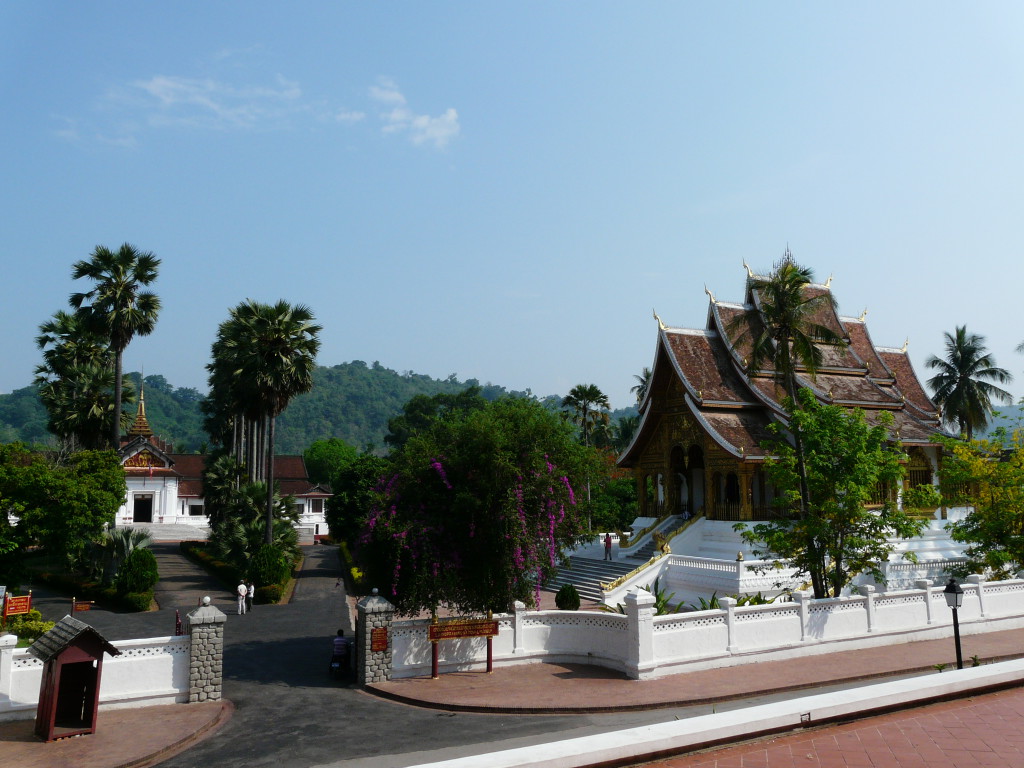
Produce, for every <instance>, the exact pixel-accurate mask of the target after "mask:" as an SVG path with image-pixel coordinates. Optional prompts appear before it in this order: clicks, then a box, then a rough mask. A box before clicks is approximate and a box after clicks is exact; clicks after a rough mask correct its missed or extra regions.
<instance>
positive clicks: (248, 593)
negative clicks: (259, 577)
mask: <svg viewBox="0 0 1024 768" xmlns="http://www.w3.org/2000/svg"><path fill="white" fill-rule="evenodd" d="M255 596H256V585H255V584H253V583H252V579H250V580H248V581H246V582H245V610H246V613H248V612H249V611H251V610H252V599H253V598H254V597H255Z"/></svg>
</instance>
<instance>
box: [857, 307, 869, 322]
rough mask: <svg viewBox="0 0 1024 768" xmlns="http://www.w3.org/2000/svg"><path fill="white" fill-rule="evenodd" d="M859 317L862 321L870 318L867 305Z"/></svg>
mask: <svg viewBox="0 0 1024 768" xmlns="http://www.w3.org/2000/svg"><path fill="white" fill-rule="evenodd" d="M857 319H858V320H860V321H861V322H862V323H863V322H864V321H865V320H867V319H868V308H867V307H864V311H863V312H861V313H860V317H859V318H857Z"/></svg>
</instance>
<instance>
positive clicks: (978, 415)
mask: <svg viewBox="0 0 1024 768" xmlns="http://www.w3.org/2000/svg"><path fill="white" fill-rule="evenodd" d="M944 335H945V337H946V355H945V357H941V358H940V357H936V356H935V355H932V356H931V357H929V358H928V360H926V361H925V365H926V366H928V367H929V368H934V369H935V370H937V371H938V373H937V374H935V376H933V377H932V378H930V379H928V386H929V387H931V389H932V392H933V393H934V400H935V404H936V405H938V406H939V407H940V408H942V410H943V414H942V420H943V421H944V422H945V423H946V424H949V425H950V426H956V427H957V429H959V431H960V434H962V435H966V436H967V439H968V440H970V439H972V438H973V437H974V430H975V429H984V428H985V426H986V425H987V424H988V417H989V416H990V415H991V413H992V400H999V401H1000V402H1004V403H1008V402H1011V401H1012V399H1013V398H1012V396H1011V395H1010V393H1009V392H1007V391H1006V390H1005V389H1001V388H1000V387H997V386H996V385H995V384H991V383H990V382H992V381H996V382H999V383H1000V384H1007V383H1009V382H1011V381H1013V376H1012V375H1011V374H1010V372H1009V371H1007V370H1006V369H1005V368H998V367H996V361H995V359H994V358H993V357H992V355H990V354H989V353H988V351H987V350H986V349H985V337H984V336H979V335H978V334H976V333H968V332H967V326H964V325H958V326H957V327H956V330H955V331H954V332H953V333H949V332H947V333H945V334H944Z"/></svg>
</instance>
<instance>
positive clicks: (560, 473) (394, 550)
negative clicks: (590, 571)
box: [360, 398, 607, 614]
mask: <svg viewBox="0 0 1024 768" xmlns="http://www.w3.org/2000/svg"><path fill="white" fill-rule="evenodd" d="M393 459H394V461H393V465H392V466H393V470H392V472H391V473H390V474H389V475H388V476H386V477H384V478H382V480H381V483H380V485H379V487H378V489H377V493H376V503H375V504H374V507H373V509H372V510H371V511H370V514H369V515H368V516H367V519H366V524H365V527H364V530H363V534H362V537H361V539H360V543H361V548H360V551H361V557H360V559H361V560H362V562H363V564H364V567H365V570H366V571H367V576H368V585H370V586H376V587H378V588H379V589H380V593H381V594H382V595H383V596H385V597H387V599H388V600H390V601H391V602H392V603H394V604H395V606H396V607H397V608H398V610H399V612H400V613H403V614H409V613H416V612H418V611H422V610H434V609H436V608H437V607H439V606H446V607H448V608H451V609H454V610H456V611H460V612H463V613H471V612H481V611H487V610H495V611H505V610H508V609H509V608H510V607H511V606H512V603H513V602H514V601H516V600H521V601H523V602H524V603H526V604H527V605H535V604H536V602H537V600H538V598H539V590H540V585H541V584H542V583H543V582H544V580H545V579H546V578H548V576H550V575H551V574H552V573H553V572H554V570H555V569H556V568H557V567H558V565H559V563H560V560H561V553H562V551H563V550H564V549H565V548H567V547H571V546H573V545H575V544H576V543H578V542H579V541H580V539H581V537H582V536H583V534H584V530H585V527H586V519H587V516H586V512H587V510H586V508H585V507H586V487H587V483H588V481H589V482H590V483H592V484H596V483H598V482H600V481H602V480H603V479H604V474H606V473H607V468H606V467H605V466H604V465H603V464H602V462H601V461H600V459H599V457H598V455H597V453H596V451H594V450H593V449H590V448H586V447H584V446H582V445H580V444H579V443H578V442H577V440H576V438H575V436H574V434H573V430H572V427H571V426H570V425H568V424H566V423H565V421H564V420H563V419H562V418H560V417H559V416H558V415H557V414H554V413H552V412H550V411H549V410H547V409H546V408H545V407H544V406H543V405H541V404H540V403H538V402H536V401H534V400H528V399H518V398H508V399H504V400H498V401H496V402H493V403H489V404H488V405H487V406H486V407H485V408H482V409H480V410H476V411H473V412H471V413H468V414H463V415H453V416H452V417H451V418H447V419H443V420H441V421H440V422H438V423H437V424H435V425H433V426H432V427H431V428H430V429H429V430H427V431H425V432H422V433H418V434H416V435H414V436H413V437H412V438H411V439H410V440H409V441H408V442H407V443H406V444H405V445H404V446H403V447H402V449H401V450H400V451H399V452H398V453H397V454H396V455H394V457H393Z"/></svg>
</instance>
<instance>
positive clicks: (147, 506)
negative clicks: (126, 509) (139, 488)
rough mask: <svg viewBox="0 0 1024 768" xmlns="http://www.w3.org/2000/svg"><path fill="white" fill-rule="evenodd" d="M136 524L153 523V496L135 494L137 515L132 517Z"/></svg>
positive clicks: (150, 494) (149, 494)
mask: <svg viewBox="0 0 1024 768" xmlns="http://www.w3.org/2000/svg"><path fill="white" fill-rule="evenodd" d="M132 517H133V519H134V520H135V522H136V523H152V522H153V494H152V493H137V494H135V514H134V515H133V516H132Z"/></svg>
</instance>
